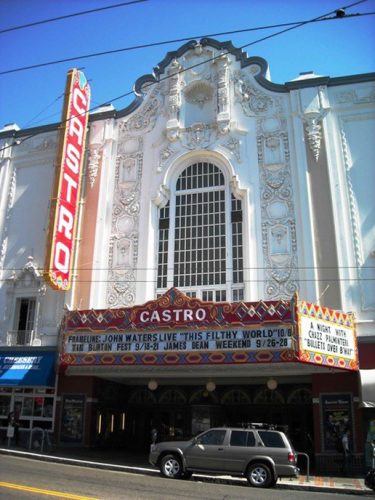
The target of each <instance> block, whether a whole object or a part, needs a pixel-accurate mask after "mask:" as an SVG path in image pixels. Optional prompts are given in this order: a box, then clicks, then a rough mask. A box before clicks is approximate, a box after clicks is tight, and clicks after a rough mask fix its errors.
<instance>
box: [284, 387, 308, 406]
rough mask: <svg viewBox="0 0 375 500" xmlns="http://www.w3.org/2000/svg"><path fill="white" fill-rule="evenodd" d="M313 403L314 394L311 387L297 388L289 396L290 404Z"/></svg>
mask: <svg viewBox="0 0 375 500" xmlns="http://www.w3.org/2000/svg"><path fill="white" fill-rule="evenodd" d="M311 403H312V394H311V391H310V390H309V389H306V388H304V387H302V388H300V389H295V390H294V391H292V392H291V394H290V395H289V397H288V404H296V405H298V404H311Z"/></svg>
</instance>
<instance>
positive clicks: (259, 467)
mask: <svg viewBox="0 0 375 500" xmlns="http://www.w3.org/2000/svg"><path fill="white" fill-rule="evenodd" d="M247 480H248V482H249V483H250V485H251V486H255V487H256V488H269V487H270V486H272V483H273V476H272V473H271V470H270V468H269V467H268V465H265V464H252V465H250V466H249V468H248V470H247Z"/></svg>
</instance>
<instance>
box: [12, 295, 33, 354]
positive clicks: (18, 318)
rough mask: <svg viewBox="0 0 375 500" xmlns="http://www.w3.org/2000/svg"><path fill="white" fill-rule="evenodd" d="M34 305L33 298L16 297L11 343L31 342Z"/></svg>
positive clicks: (22, 343)
mask: <svg viewBox="0 0 375 500" xmlns="http://www.w3.org/2000/svg"><path fill="white" fill-rule="evenodd" d="M35 306H36V299H35V298H19V299H17V302H16V311H15V324H14V332H13V336H14V339H13V343H12V345H14V344H16V345H29V344H30V343H31V342H32V337H33V330H34V321H35Z"/></svg>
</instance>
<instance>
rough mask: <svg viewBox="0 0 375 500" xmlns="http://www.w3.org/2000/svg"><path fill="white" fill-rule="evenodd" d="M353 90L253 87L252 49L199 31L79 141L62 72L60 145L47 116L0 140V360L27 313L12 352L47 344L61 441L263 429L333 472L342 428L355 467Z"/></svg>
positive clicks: (363, 249)
mask: <svg viewBox="0 0 375 500" xmlns="http://www.w3.org/2000/svg"><path fill="white" fill-rule="evenodd" d="M73 80H74V76H73ZM78 80H79V79H78ZM374 80H375V75H374V74H362V75H351V76H347V77H336V78H331V77H328V76H320V75H317V74H315V73H313V72H307V73H301V74H300V75H299V76H297V77H296V78H295V79H294V80H292V81H290V82H287V83H285V84H278V83H273V82H272V81H271V77H270V73H269V69H268V64H267V62H266V61H265V60H264V59H262V58H260V57H254V56H250V57H248V56H247V55H246V54H245V53H244V52H242V51H241V50H239V49H236V48H235V47H233V45H232V44H231V43H230V42H225V43H223V42H218V41H216V40H212V39H203V40H201V41H200V42H198V41H191V42H189V43H187V44H185V45H183V46H182V47H180V48H179V49H178V50H176V51H174V52H169V53H168V54H167V55H166V57H165V58H164V59H163V60H162V61H161V62H160V63H159V64H158V66H156V68H154V72H153V75H146V76H143V77H141V78H139V79H138V80H137V82H136V83H135V99H134V101H133V103H132V104H131V105H129V106H128V107H127V108H125V109H123V110H116V109H114V108H113V106H112V105H110V104H109V105H106V106H103V107H102V108H100V109H99V110H97V111H96V112H94V113H91V114H90V118H89V123H88V133H87V138H86V144H85V141H84V135H83V132H82V131H83V130H84V126H85V124H84V123H83V121H82V120H81V119H80V118H79V117H80V116H81V115H82V113H81V114H79V113H78V111H80V109H83V108H84V106H85V105H87V104H88V95H89V93H88V91H87V88H86V87H84V86H81V87H80V90H78V91H77V92H78V93H76V94H74V88H75V87H74V82H73V87H72V88H73V90H72V93H73V94H72V95H73V98H72V105H71V106H70V105H66V106H65V108H66V109H70V110H71V112H72V113H73V114H74V113H75V112H76V113H77V114H76V115H75V118H74V120H73V122H72V123H74V125H72V126H71V127H70V128H68V132H67V134H68V135H69V133H70V134H71V135H72V137H71V140H72V141H73V142H69V138H68V139H64V141H61V139H60V142H59V141H58V135H59V134H58V130H57V125H51V126H48V127H44V128H41V129H38V130H30V129H29V130H27V131H22V130H17V129H16V128H15V127H6V128H5V129H3V131H2V132H1V133H0V140H1V141H2V144H6V145H9V146H10V147H9V148H8V149H7V150H5V152H6V154H5V152H4V153H3V160H2V166H1V169H2V170H1V171H0V175H2V176H3V177H2V179H4V183H2V184H0V189H1V190H2V193H1V203H2V204H3V205H2V212H1V217H2V219H1V220H0V224H1V226H0V230H1V231H2V233H1V234H2V242H3V243H2V245H3V246H2V254H1V260H0V262H1V266H2V267H1V272H2V281H1V294H0V304H5V305H6V308H5V311H6V312H5V313H4V315H3V316H2V318H1V323H0V326H1V332H0V335H1V336H0V338H1V339H2V345H3V347H2V352H1V353H0V354H1V355H3V354H4V353H5V352H6V351H7V350H8V351H9V350H11V349H13V351H14V350H15V347H14V343H12V342H14V339H15V338H17V339H19V338H20V336H17V334H16V333H14V334H12V332H13V331H18V330H21V328H20V327H19V325H20V324H21V323H19V321H20V311H21V309H22V307H24V308H25V307H26V305H25V302H24V301H25V300H26V301H29V302H28V303H27V304H28V305H27V307H26V309H27V311H29V313H27V314H26V313H25V312H23V313H22V314H23V316H22V317H23V318H29V323H30V321H31V323H32V326H33V328H29V329H30V330H32V331H33V339H34V340H33V342H34V343H33V342H31V341H30V340H31V339H22V338H21V339H20V340H29V342H26V341H25V342H23V343H21V344H17V349H22V355H23V351H25V352H29V351H33V350H36V349H37V348H39V349H40V348H42V347H44V349H47V348H48V349H52V350H53V349H54V350H55V352H58V354H59V356H58V362H57V363H56V367H57V382H56V388H55V389H54V390H55V392H54V396H53V397H54V405H53V419H52V420H53V430H54V432H55V433H56V436H57V438H58V440H59V442H60V443H61V444H67V445H76V446H106V447H115V446H121V447H125V448H128V449H137V450H139V449H144V450H147V448H148V446H149V444H150V440H151V430H152V429H153V428H155V429H157V431H158V438H159V439H180V438H188V437H190V436H192V435H195V434H197V433H198V432H200V431H202V430H205V429H207V428H209V427H212V426H215V425H239V426H246V425H248V424H249V423H250V422H266V423H270V424H275V425H281V426H284V428H285V430H286V431H287V432H288V434H289V435H290V437H291V439H292V442H293V443H294V445H295V447H296V449H297V450H298V451H301V452H305V453H308V454H309V455H310V457H311V459H312V460H313V462H314V466H315V467H316V469H317V470H326V471H332V472H334V471H335V470H336V471H337V469H338V467H339V457H340V451H339V449H338V445H337V441H338V437H339V436H340V435H341V434H342V432H343V431H344V430H345V429H346V428H349V429H350V430H351V432H352V442H351V446H352V450H353V453H354V466H355V467H356V468H357V469H358V470H360V469H361V468H362V467H363V465H364V463H365V462H366V460H368V456H369V455H368V453H369V439H370V438H372V432H374V433H375V413H374V405H375V395H374V387H375V383H374V380H375V377H374V369H375V366H374V365H375V361H374V360H375V326H374V319H375V274H374V266H375V262H374V257H375V254H374V252H375V246H374V242H375V233H374V228H375V216H374V197H373V194H372V190H373V188H372V186H373V185H375V178H374V169H373V168H372V165H373V164H374V160H375V148H374V141H373V138H374V132H375V107H374V101H375V98H374V95H375V83H374ZM79 81H80V85H81V83H82V82H81V80H79ZM85 89H86V90H85ZM92 93H93V94H95V89H94V88H93V89H92ZM69 106H70V108H69ZM80 120H81V121H80ZM33 133H37V135H36V136H35V137H33V138H31V139H30V140H29V142H27V141H25V142H22V141H21V140H20V139H22V138H23V137H26V136H27V135H31V134H33ZM18 139H19V142H21V144H19V145H18V146H16V145H15V141H16V140H18ZM74 141H76V142H74ZM64 145H65V146H66V145H68V146H66V148H65V150H63V147H64ZM84 145H85V147H86V155H84V154H83V153H81V150H80V149H79V147H84ZM64 151H65V152H64ZM31 153H32V154H31ZM64 155H66V156H64ZM54 157H56V158H58V159H59V162H58V163H56V162H54V160H53V158H54ZM51 158H52V159H51ZM64 158H67V159H66V160H64ZM80 162H82V174H80V173H79V164H81V163H80ZM55 167H56V168H55ZM28 169H29V170H28ZM32 169H34V170H32ZM58 169H60V171H59V172H57V173H56V172H55V170H58ZM27 172H29V174H27ZM32 172H34V174H33V175H32V174H31V173H32ZM61 172H62V173H61ZM73 174H74V175H75V176H76V177H74V175H73ZM56 175H60V176H61V175H62V177H60V178H62V179H65V181H61V182H60V183H59V182H55V184H54V183H53V179H54V176H55V178H56ZM19 180H21V181H22V182H21V184H18V182H19ZM79 181H80V182H81V186H80V187H79ZM37 182H40V183H43V186H44V187H45V189H44V191H43V194H42V195H41V197H40V198H38V199H39V202H38V204H37V205H36V206H35V207H34V208H33V210H31V211H30V217H32V218H33V224H35V227H36V229H35V231H36V232H37V235H35V234H34V232H33V231H30V230H29V229H28V226H27V227H25V233H24V234H22V235H21V236H20V234H19V232H17V231H19V226H17V224H16V220H15V217H16V216H17V217H19V219H21V214H22V210H23V211H24V212H23V213H25V210H26V209H27V207H26V205H22V203H23V200H24V199H25V198H23V197H22V196H21V194H22V193H23V196H24V197H25V196H28V195H29V196H30V200H32V199H33V198H34V197H35V199H36V198H37V194H38V196H39V195H40V194H41V191H40V190H39V189H38V186H37ZM64 182H65V187H64ZM53 186H54V187H53ZM23 188H24V190H23V191H22V189H23ZM59 190H60V191H59ZM45 192H46V193H47V194H46V195H45V194H44V193H45ZM51 193H52V194H51ZM43 196H45V198H43ZM49 198H52V203H50V204H49V203H48V201H49ZM4 200H5V201H4ZM56 200H57V201H56ZM64 200H65V201H68V202H69V204H67V203H66V204H64V203H65V202H64ZM56 207H57V208H56ZM61 207H63V208H61ZM72 207H73V208H72ZM56 214H57V215H56ZM51 220H52V221H53V222H51ZM56 221H57V222H56ZM48 227H49V229H48ZM17 228H18V229H17ZM74 246H75V249H74ZM21 247H22V251H18V252H17V250H19V248H21ZM74 250H75V251H74ZM28 256H32V259H28ZM45 263H47V264H45ZM10 269H13V274H12V272H11V271H10ZM15 269H18V270H19V271H16V270H15ZM17 273H18V274H17ZM22 273H23V274H22ZM25 273H26V275H27V276H29V277H30V280H29V281H30V283H31V285H30V287H29V288H27V286H26V285H24V284H23V285H22V286H21V284H22V283H24V281H25V279H24V278H22V276H26V275H25ZM21 275H22V276H21ZM21 278H22V279H21ZM38 284H39V285H38ZM41 287H45V288H43V290H44V291H43V292H41V291H40V290H41V289H42V288H41ZM28 290H32V292H30V293H29V291H28ZM30 301H35V308H38V310H36V309H35V312H32V311H31V305H30V304H31V302H30ZM17 304H19V305H17ZM20 307H21V309H19V308H20ZM26 309H22V311H25V310H26ZM30 318H31V319H30ZM25 321H26V320H25ZM17 322H18V323H17ZM31 323H30V325H31ZM52 324H54V326H52ZM25 329H26V328H25ZM12 335H13V337H12ZM39 341H40V342H39ZM35 342H36V343H35ZM38 344H39V345H38ZM13 355H14V354H13ZM1 376H2V375H0V377H1ZM2 383H3V382H2ZM4 386H5V382H4ZM18 387H20V385H19V386H18ZM21 387H22V384H21ZM18 390H21V389H20V388H19V389H18ZM22 390H23V388H22ZM33 390H34V391H35V390H36V388H34V389H33ZM7 391H8V393H9V391H10V390H9V388H7ZM14 391H16V389H15V388H13V389H12V390H11V392H12V397H13V398H14V397H15V396H14V394H15V392H14ZM8 393H7V394H8ZM374 437H375V434H374Z"/></svg>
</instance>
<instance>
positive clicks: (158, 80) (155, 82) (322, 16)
mask: <svg viewBox="0 0 375 500" xmlns="http://www.w3.org/2000/svg"><path fill="white" fill-rule="evenodd" d="M367 1H368V0H360V1H357V2H354V3H352V4H350V5H347V6H344V7H341V8H340V9H335V10H332V11H330V12H328V13H326V14H323V15H321V16H319V17H316V18H314V19H311V20H308V21H302V22H301V23H299V24H297V25H293V26H292V27H290V28H287V29H285V30H281V31H278V32H276V33H273V34H272V35H269V36H267V37H263V38H260V39H258V40H255V41H253V42H250V43H248V44H245V45H242V46H241V47H238V50H241V49H243V48H245V47H248V46H250V45H255V44H257V43H259V42H262V41H265V40H267V39H270V38H273V37H275V36H278V35H281V34H283V33H285V32H287V31H291V30H292V29H296V28H299V27H302V26H305V25H306V24H310V23H313V22H316V21H317V20H322V19H323V18H327V17H328V16H329V15H331V14H334V13H336V12H337V11H338V10H345V9H347V8H350V7H353V6H355V5H358V4H361V3H364V2H367ZM228 54H230V51H229V50H227V51H223V52H221V53H220V54H218V55H217V56H213V57H211V58H209V59H205V60H204V61H201V62H199V63H196V64H193V65H192V66H188V67H186V68H183V69H181V70H179V71H178V72H177V73H178V74H182V73H185V72H186V71H189V70H191V69H194V68H196V67H198V66H202V65H203V64H206V63H207V62H212V61H215V60H216V59H219V58H221V57H222V56H223V55H228ZM174 75H175V74H173V75H166V76H164V77H161V78H158V79H157V80H155V81H154V82H149V83H148V84H145V85H144V88H148V87H152V86H153V85H156V84H158V83H160V82H163V81H166V80H168V79H169V78H171V77H172V76H174ZM130 95H134V92H133V90H131V91H129V92H126V93H125V94H121V95H119V96H117V97H114V98H112V99H109V100H107V102H111V103H112V102H115V101H118V100H120V99H124V98H125V97H129V96H130ZM100 107H101V106H100V105H99V106H94V107H93V108H90V109H89V110H88V111H86V112H85V113H82V114H86V113H91V112H92V111H95V110H96V109H98V108H100ZM70 120H71V118H68V119H67V120H64V121H61V122H60V125H63V124H64V123H67V122H68V121H70ZM42 133H43V131H40V132H35V133H34V134H30V135H29V136H26V137H24V138H23V139H19V140H17V141H16V142H14V143H12V144H9V145H8V146H5V147H3V148H1V149H0V152H2V151H4V150H6V149H8V148H10V147H13V146H20V145H21V144H23V143H24V142H25V141H27V140H28V139H31V138H33V137H35V136H37V135H40V134H42Z"/></svg>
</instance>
